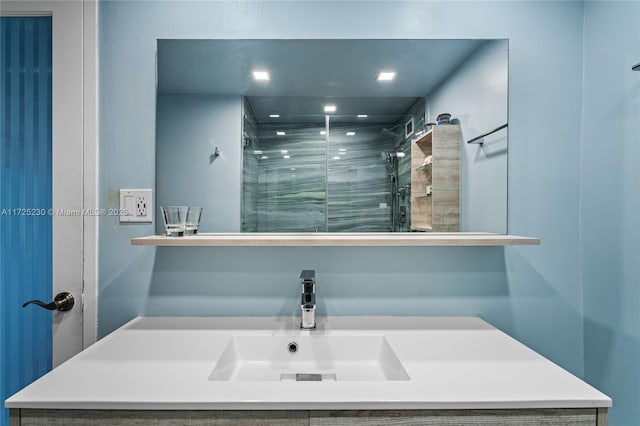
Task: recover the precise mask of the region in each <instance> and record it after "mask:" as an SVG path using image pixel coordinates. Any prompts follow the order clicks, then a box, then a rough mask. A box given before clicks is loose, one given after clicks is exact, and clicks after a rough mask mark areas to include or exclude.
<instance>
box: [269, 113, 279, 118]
mask: <svg viewBox="0 0 640 426" xmlns="http://www.w3.org/2000/svg"><path fill="white" fill-rule="evenodd" d="M269 118H280V114H269Z"/></svg>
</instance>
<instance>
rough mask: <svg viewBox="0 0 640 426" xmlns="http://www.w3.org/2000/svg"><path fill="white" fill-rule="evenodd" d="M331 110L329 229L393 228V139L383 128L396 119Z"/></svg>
mask: <svg viewBox="0 0 640 426" xmlns="http://www.w3.org/2000/svg"><path fill="white" fill-rule="evenodd" d="M350 118H351V119H353V118H356V117H340V116H332V117H331V125H330V132H329V135H330V137H329V144H328V171H327V173H328V188H329V190H328V194H329V195H328V199H327V203H328V215H329V221H328V222H329V232H389V231H392V230H393V229H392V226H391V214H392V211H391V209H392V197H391V194H392V192H391V191H392V183H393V181H394V179H395V182H397V168H396V169H392V168H390V166H393V164H390V163H389V161H388V154H389V153H392V152H395V141H394V139H392V138H390V137H388V136H385V132H383V129H387V128H391V127H392V126H393V123H385V122H377V123H361V122H360V123H359V122H357V121H353V120H350Z"/></svg>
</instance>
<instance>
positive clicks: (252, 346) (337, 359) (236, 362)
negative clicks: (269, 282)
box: [209, 334, 410, 381]
mask: <svg viewBox="0 0 640 426" xmlns="http://www.w3.org/2000/svg"><path fill="white" fill-rule="evenodd" d="M293 346H295V348H293ZM209 380H213V381H289V380H291V381H296V380H298V381H309V380H311V381H318V380H321V381H336V380H337V381H376V380H377V381H384V380H410V379H409V375H408V374H407V372H406V371H405V369H404V367H403V366H402V363H401V362H400V360H399V359H398V357H397V356H396V354H395V353H394V351H393V349H392V348H391V346H389V343H388V342H387V339H386V338H385V337H384V336H380V335H364V336H362V335H360V336H358V335H356V336H345V335H319V334H316V335H314V334H310V335H295V336H291V335H284V334H279V335H264V334H262V335H255V334H254V335H235V336H233V337H232V338H231V339H230V341H229V343H228V344H227V346H226V348H225V350H224V351H223V353H222V355H221V356H220V358H219V359H218V362H217V363H216V366H215V368H214V369H213V371H212V372H211V375H210V376H209Z"/></svg>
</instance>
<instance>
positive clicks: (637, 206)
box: [581, 2, 640, 425]
mask: <svg viewBox="0 0 640 426" xmlns="http://www.w3.org/2000/svg"><path fill="white" fill-rule="evenodd" d="M638 62H640V3H638V2H606V3H605V2H597V3H596V2H593V3H592V2H587V3H585V49H584V85H585V90H584V117H583V126H582V131H583V146H582V150H581V155H582V173H581V174H582V178H581V181H582V190H581V198H582V209H581V211H582V220H581V222H582V224H581V233H582V244H581V247H582V282H583V285H584V314H585V377H586V379H587V380H588V381H589V382H591V383H592V384H594V385H595V386H597V387H598V388H600V389H601V390H602V391H603V392H606V393H608V394H609V395H610V396H611V397H612V398H613V403H614V408H613V409H612V410H611V424H613V425H617V424H620V425H637V424H640V405H639V404H638V403H639V402H640V262H639V260H640V256H639V253H640V72H633V71H631V66H632V65H634V64H637V63H638Z"/></svg>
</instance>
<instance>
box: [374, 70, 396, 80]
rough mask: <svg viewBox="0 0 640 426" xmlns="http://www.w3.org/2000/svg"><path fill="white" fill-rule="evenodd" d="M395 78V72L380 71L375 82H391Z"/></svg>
mask: <svg viewBox="0 0 640 426" xmlns="http://www.w3.org/2000/svg"><path fill="white" fill-rule="evenodd" d="M394 78H396V73H395V71H380V73H379V74H378V77H376V80H378V81H391V80H393V79H394Z"/></svg>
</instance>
